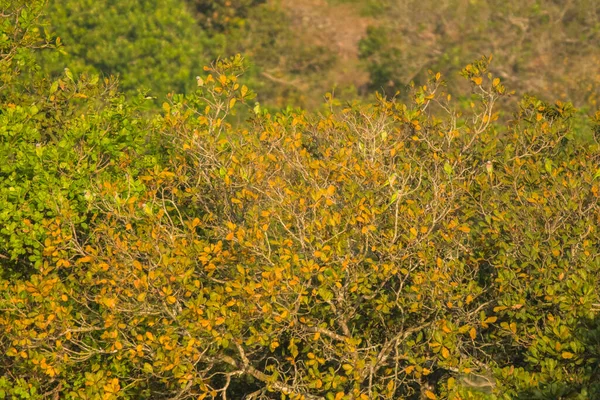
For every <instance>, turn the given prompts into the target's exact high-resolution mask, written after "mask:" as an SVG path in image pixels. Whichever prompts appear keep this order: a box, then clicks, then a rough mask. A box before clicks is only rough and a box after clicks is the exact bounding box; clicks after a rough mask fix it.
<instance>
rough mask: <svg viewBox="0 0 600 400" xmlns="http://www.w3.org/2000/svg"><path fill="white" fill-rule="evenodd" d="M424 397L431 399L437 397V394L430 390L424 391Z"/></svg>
mask: <svg viewBox="0 0 600 400" xmlns="http://www.w3.org/2000/svg"><path fill="white" fill-rule="evenodd" d="M425 397H427V398H428V399H431V400H435V399H437V396H436V395H435V393H433V392H432V391H431V390H426V391H425Z"/></svg>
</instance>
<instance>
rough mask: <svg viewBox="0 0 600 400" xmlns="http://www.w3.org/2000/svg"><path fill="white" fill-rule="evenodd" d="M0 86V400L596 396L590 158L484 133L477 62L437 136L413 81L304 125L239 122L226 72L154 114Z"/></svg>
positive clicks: (562, 107) (531, 119)
mask: <svg viewBox="0 0 600 400" xmlns="http://www.w3.org/2000/svg"><path fill="white" fill-rule="evenodd" d="M2 4H3V15H15V14H14V13H13V14H10V12H12V11H14V10H15V7H14V4H13V6H12V7H11V6H10V5H6V4H8V3H6V4H5V3H2ZM19 12H21V11H19ZM34 20H35V19H32V21H34ZM12 21H13V22H10V20H9V22H8V23H5V24H3V25H2V29H3V31H2V34H4V36H3V37H5V38H6V37H8V35H7V32H11V31H10V29H11V27H12V26H13V25H14V19H13V20H12ZM11 24H13V25H11ZM38 42H39V38H34V39H32V40H31V41H20V42H19V43H17V42H14V43H15V44H9V45H8V46H5V48H8V49H13V48H15V49H17V52H30V51H31V49H32V48H33V47H36V46H37V43H38ZM11 46H12V47H11ZM3 51H4V50H3ZM3 54H4V53H3ZM27 60H28V61H27V62H28V63H29V64H28V65H29V67H30V68H31V69H33V70H35V69H36V65H35V63H34V58H33V57H29V58H27ZM12 62H13V61H12V60H11V58H10V57H4V58H3V59H2V60H1V61H0V68H1V69H0V70H1V71H3V73H4V74H5V75H6V76H9V77H10V78H7V79H5V78H3V79H5V80H3V82H16V81H17V80H19V79H20V80H21V81H28V82H29V85H25V86H23V85H22V84H19V85H17V84H14V85H13V84H11V86H10V88H11V89H10V91H8V89H6V88H2V92H1V95H0V99H1V103H0V119H1V121H2V124H0V126H1V127H2V128H0V157H2V160H6V161H7V162H4V163H3V164H2V166H1V167H0V206H1V207H0V210H1V211H0V218H1V219H0V221H1V223H2V226H0V272H1V275H0V332H2V335H0V398H23V399H25V398H33V399H38V398H39V399H43V398H61V399H63V398H64V399H100V398H102V399H118V398H123V399H137V398H180V399H183V398H195V399H212V398H215V399H216V398H220V399H224V398H227V399H243V398H247V399H248V398H249V399H252V398H254V399H276V398H277V399H327V400H342V399H346V400H349V399H366V400H369V399H390V400H391V399H415V400H416V399H422V398H424V399H446V398H448V399H455V400H458V399H534V398H539V399H544V398H545V399H558V398H579V399H586V398H598V397H599V396H600V385H599V382H598V379H597V377H598V357H599V356H600V354H599V352H598V341H599V340H600V329H599V327H600V325H599V323H598V313H599V312H600V293H599V291H598V288H599V287H600V286H599V284H600V282H599V280H600V274H598V272H599V268H600V265H599V264H600V258H599V249H598V242H599V240H600V233H599V231H598V226H599V225H600V204H599V195H600V169H599V163H600V158H599V154H600V152H599V150H600V147H599V145H598V143H597V142H594V141H589V142H583V141H581V140H580V139H579V137H580V136H581V135H580V132H578V131H577V129H579V128H574V126H573V124H572V117H573V115H574V112H575V110H574V109H573V107H572V106H571V105H570V104H569V103H562V102H555V103H546V102H544V101H541V100H539V99H537V98H534V97H524V98H523V99H522V100H521V101H520V103H519V108H518V110H517V111H516V112H514V115H513V117H512V118H510V120H509V119H508V118H499V115H500V114H499V112H500V110H499V109H498V104H501V101H500V100H501V99H502V98H503V97H504V96H506V88H505V86H504V83H503V81H502V80H501V79H499V78H497V77H496V76H495V75H492V74H491V73H490V72H489V59H487V58H482V59H480V60H478V61H476V62H474V63H472V64H469V65H468V66H467V67H466V68H464V70H463V71H462V72H463V76H464V77H465V78H466V80H467V82H469V85H470V88H471V89H470V90H471V97H470V99H471V100H472V102H471V103H470V104H469V105H468V108H467V111H465V112H463V113H459V112H458V111H457V108H458V106H457V104H456V103H455V101H454V100H452V98H451V97H450V96H449V95H448V93H446V85H445V83H444V77H443V76H441V75H440V74H431V75H430V76H429V77H428V81H427V83H426V85H422V86H418V87H415V88H414V90H413V91H412V92H411V93H410V96H409V99H408V100H407V101H405V102H400V101H395V100H388V99H385V98H382V97H379V98H378V99H377V101H375V102H373V104H368V105H352V106H347V107H345V108H340V107H337V106H336V105H335V99H334V98H333V97H332V96H331V95H329V96H327V99H328V104H327V106H328V108H329V112H328V113H326V114H325V115H317V114H311V113H305V112H302V111H294V112H292V111H286V112H279V113H271V112H269V111H267V110H265V109H263V108H261V107H260V106H259V105H256V104H255V103H254V100H253V99H254V97H255V94H254V92H253V91H252V90H251V89H249V88H248V87H247V85H246V84H245V83H244V81H243V79H244V78H243V72H244V68H245V63H244V61H243V59H242V58H241V57H240V56H237V57H234V58H231V59H225V60H221V61H220V62H217V63H215V64H214V65H212V66H210V67H206V68H205V71H204V72H203V73H202V74H201V76H200V77H199V79H198V80H194V81H193V85H194V90H193V91H192V92H191V93H190V94H188V95H173V96H169V97H168V98H167V99H166V101H165V102H164V104H163V106H162V109H161V110H159V111H151V110H150V111H149V110H148V109H146V108H144V107H143V103H139V102H141V101H143V100H136V102H130V101H127V100H126V99H125V98H124V97H122V96H120V95H118V94H117V93H116V92H115V87H114V82H113V81H111V80H106V81H103V80H100V79H97V78H94V77H93V76H90V77H87V76H84V75H82V76H78V75H77V74H73V73H72V72H71V71H70V70H67V71H65V73H64V75H63V76H61V77H60V78H58V79H56V80H55V81H52V80H49V79H48V78H47V77H46V78H44V76H43V75H42V74H38V75H31V76H29V77H28V78H29V79H25V78H26V77H24V76H22V75H20V73H21V72H20V71H23V69H14V68H12V64H11V63H12ZM148 101H149V100H148ZM241 110H245V111H244V112H247V113H248V114H249V115H252V118H250V119H249V120H248V121H247V122H245V123H240V124H238V125H233V124H232V123H231V122H230V121H232V120H233V119H232V118H231V115H233V114H235V113H236V112H238V111H241ZM509 111H510V110H506V111H505V112H509ZM590 126H592V127H593V132H592V133H593V134H592V135H590V137H596V138H597V136H598V135H597V134H598V132H599V130H600V118H599V117H598V115H596V117H595V118H594V119H593V120H592V121H590ZM594 134H595V135H596V136H594ZM6 210H8V211H6Z"/></svg>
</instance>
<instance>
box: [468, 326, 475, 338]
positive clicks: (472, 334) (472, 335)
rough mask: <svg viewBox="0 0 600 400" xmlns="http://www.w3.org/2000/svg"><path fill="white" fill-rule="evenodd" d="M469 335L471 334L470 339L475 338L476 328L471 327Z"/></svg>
mask: <svg viewBox="0 0 600 400" xmlns="http://www.w3.org/2000/svg"><path fill="white" fill-rule="evenodd" d="M469 336H471V339H472V340H475V338H476V337H477V330H475V328H471V330H470V331H469Z"/></svg>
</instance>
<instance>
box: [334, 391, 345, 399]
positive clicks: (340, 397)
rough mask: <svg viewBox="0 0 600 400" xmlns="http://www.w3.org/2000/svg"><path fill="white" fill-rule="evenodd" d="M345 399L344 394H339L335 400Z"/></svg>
mask: <svg viewBox="0 0 600 400" xmlns="http://www.w3.org/2000/svg"><path fill="white" fill-rule="evenodd" d="M343 397H344V392H337V394H336V395H335V400H341V399H342V398H343Z"/></svg>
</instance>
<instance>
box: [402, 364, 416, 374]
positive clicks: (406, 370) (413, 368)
mask: <svg viewBox="0 0 600 400" xmlns="http://www.w3.org/2000/svg"><path fill="white" fill-rule="evenodd" d="M414 370H415V366H414V365H409V366H408V367H406V368H404V373H405V374H410V373H412V372H413V371H414Z"/></svg>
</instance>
